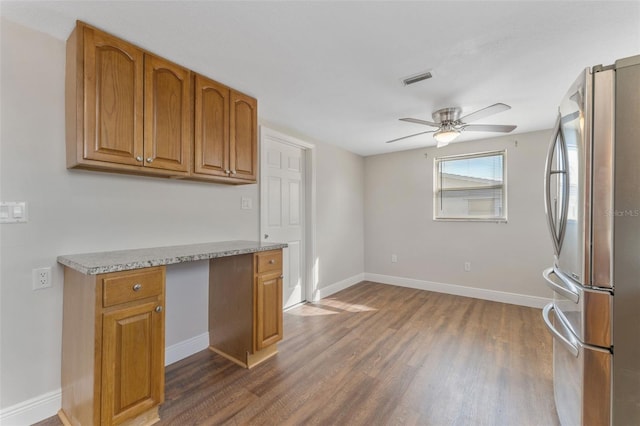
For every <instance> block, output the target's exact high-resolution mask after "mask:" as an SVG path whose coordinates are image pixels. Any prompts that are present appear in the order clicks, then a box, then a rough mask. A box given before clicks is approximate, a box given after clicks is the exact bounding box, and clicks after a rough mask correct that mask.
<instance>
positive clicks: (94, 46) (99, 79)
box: [83, 27, 144, 165]
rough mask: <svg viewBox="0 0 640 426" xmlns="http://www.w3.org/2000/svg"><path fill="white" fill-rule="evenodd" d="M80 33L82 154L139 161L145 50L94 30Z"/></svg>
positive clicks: (141, 146) (129, 161)
mask: <svg viewBox="0 0 640 426" xmlns="http://www.w3.org/2000/svg"><path fill="white" fill-rule="evenodd" d="M83 31H84V87H85V93H84V96H85V99H84V109H85V110H84V117H85V127H84V132H85V140H86V143H85V148H84V149H85V152H84V158H86V159H90V160H99V161H107V162H113V163H119V164H131V165H140V164H141V163H140V162H139V161H137V160H136V157H137V156H142V155H143V122H142V117H143V101H142V100H143V91H144V88H143V78H144V76H143V70H144V68H143V64H144V59H143V58H144V55H143V52H142V51H141V50H140V49H138V48H136V47H135V46H133V45H131V44H129V43H126V42H124V41H122V40H119V39H117V38H115V37H111V36H109V35H108V34H104V33H102V32H100V31H97V30H94V29H93V28H87V27H84V28H83Z"/></svg>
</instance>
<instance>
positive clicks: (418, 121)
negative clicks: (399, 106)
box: [399, 118, 440, 127]
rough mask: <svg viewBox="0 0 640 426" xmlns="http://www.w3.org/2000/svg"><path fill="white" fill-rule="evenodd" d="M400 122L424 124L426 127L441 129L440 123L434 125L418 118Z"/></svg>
mask: <svg viewBox="0 0 640 426" xmlns="http://www.w3.org/2000/svg"><path fill="white" fill-rule="evenodd" d="M399 120H400V121H406V122H409V123H416V124H424V125H425V126H431V127H440V125H439V124H438V123H434V122H432V121H426V120H420V119H417V118H400V119H399Z"/></svg>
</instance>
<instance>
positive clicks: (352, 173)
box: [316, 144, 365, 297]
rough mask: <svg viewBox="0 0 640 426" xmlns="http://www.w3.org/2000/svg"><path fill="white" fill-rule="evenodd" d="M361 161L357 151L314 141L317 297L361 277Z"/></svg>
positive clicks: (362, 190)
mask: <svg viewBox="0 0 640 426" xmlns="http://www.w3.org/2000/svg"><path fill="white" fill-rule="evenodd" d="M364 164H365V161H364V159H363V157H360V156H359V155H356V154H352V153H350V152H347V151H345V150H343V149H340V148H337V147H335V146H332V145H326V144H325V145H317V170H316V173H317V180H318V182H321V183H322V185H318V188H317V200H316V203H317V207H316V211H317V236H316V247H317V262H318V289H319V290H320V296H321V297H324V296H325V295H327V294H330V293H331V292H333V291H334V290H339V289H341V288H343V287H345V286H347V285H350V284H354V283H356V282H359V281H361V280H362V278H363V276H362V273H363V272H364V270H365V269H364V251H365V250H364V223H363V218H364ZM345 280H346V281H345ZM332 286H334V287H332ZM330 287H332V288H330Z"/></svg>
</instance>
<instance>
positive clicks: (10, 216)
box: [0, 201, 28, 223]
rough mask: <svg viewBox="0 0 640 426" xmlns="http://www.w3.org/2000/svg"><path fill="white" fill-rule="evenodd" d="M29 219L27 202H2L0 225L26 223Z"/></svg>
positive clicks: (0, 206) (0, 203)
mask: <svg viewBox="0 0 640 426" xmlns="http://www.w3.org/2000/svg"><path fill="white" fill-rule="evenodd" d="M27 219H28V216H27V203H26V201H2V202H0V223H24V222H27Z"/></svg>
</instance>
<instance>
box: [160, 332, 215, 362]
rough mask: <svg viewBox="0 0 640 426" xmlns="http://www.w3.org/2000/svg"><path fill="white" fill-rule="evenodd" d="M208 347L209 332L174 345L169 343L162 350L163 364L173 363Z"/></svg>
mask: <svg viewBox="0 0 640 426" xmlns="http://www.w3.org/2000/svg"><path fill="white" fill-rule="evenodd" d="M208 347H209V333H202V334H199V335H197V336H195V337H192V338H190V339H187V340H183V341H182V342H178V343H176V344H175V345H171V346H169V347H167V348H165V350H164V365H169V364H173V363H174V362H178V361H180V360H181V359H184V358H186V357H188V356H191V355H193V354H195V353H196V352H200V351H201V350H204V349H207V348H208Z"/></svg>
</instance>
